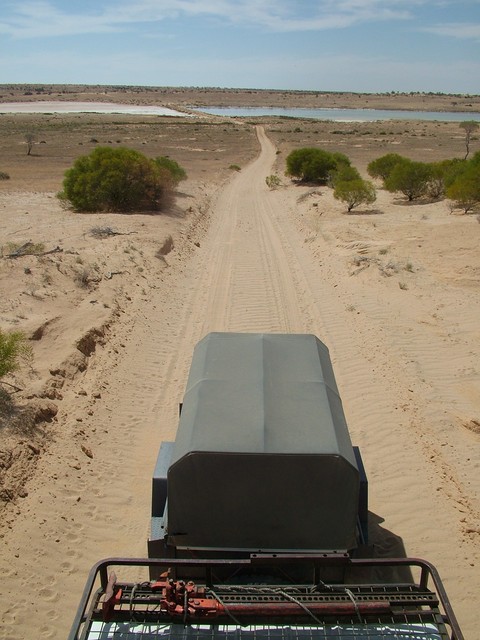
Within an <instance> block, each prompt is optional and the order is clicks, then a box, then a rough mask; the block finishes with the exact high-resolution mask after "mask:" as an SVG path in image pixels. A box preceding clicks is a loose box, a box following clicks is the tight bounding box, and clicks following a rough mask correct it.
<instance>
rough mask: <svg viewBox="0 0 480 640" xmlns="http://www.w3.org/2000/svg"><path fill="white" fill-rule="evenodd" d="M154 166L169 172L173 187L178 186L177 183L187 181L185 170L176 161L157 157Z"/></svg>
mask: <svg viewBox="0 0 480 640" xmlns="http://www.w3.org/2000/svg"><path fill="white" fill-rule="evenodd" d="M155 164H156V165H157V166H158V167H161V168H163V169H167V171H169V172H170V174H171V176H172V179H173V183H174V184H175V185H178V183H179V182H181V181H182V180H186V179H187V173H186V171H185V169H183V168H182V167H181V166H180V165H179V164H178V162H176V160H172V159H171V158H167V157H166V156H159V157H158V158H155Z"/></svg>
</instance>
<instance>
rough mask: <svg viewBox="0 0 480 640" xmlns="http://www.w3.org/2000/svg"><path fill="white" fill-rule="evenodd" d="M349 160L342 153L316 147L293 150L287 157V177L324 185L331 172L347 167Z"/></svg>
mask: <svg viewBox="0 0 480 640" xmlns="http://www.w3.org/2000/svg"><path fill="white" fill-rule="evenodd" d="M349 164H350V160H349V159H348V158H347V156H345V155H344V154H342V153H330V152H329V151H325V150H324V149H318V148H317V147H304V148H302V149H295V150H294V151H292V152H291V153H289V155H288V156H287V171H286V173H287V175H288V176H292V177H293V178H299V179H300V180H301V181H302V182H315V183H319V184H325V183H326V182H327V181H328V179H329V177H330V175H331V174H332V172H334V171H335V170H337V169H338V168H339V167H340V166H348V165H349Z"/></svg>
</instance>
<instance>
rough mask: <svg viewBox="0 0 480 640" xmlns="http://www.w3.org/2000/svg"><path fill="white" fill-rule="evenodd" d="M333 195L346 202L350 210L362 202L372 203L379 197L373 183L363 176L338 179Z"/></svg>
mask: <svg viewBox="0 0 480 640" xmlns="http://www.w3.org/2000/svg"><path fill="white" fill-rule="evenodd" d="M333 195H334V197H335V198H336V199H337V200H341V201H342V202H345V204H346V205H347V211H348V212H350V211H351V210H352V209H353V208H354V207H358V206H359V205H361V204H372V203H373V202H375V200H376V199H377V194H376V191H375V187H374V186H373V184H372V183H371V182H368V181H367V180H362V178H358V179H356V180H347V181H343V182H342V181H338V182H337V183H336V184H335V191H334V192H333Z"/></svg>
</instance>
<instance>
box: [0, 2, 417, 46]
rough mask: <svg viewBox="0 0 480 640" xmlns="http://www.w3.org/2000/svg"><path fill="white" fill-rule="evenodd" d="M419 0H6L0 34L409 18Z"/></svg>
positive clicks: (318, 26)
mask: <svg viewBox="0 0 480 640" xmlns="http://www.w3.org/2000/svg"><path fill="white" fill-rule="evenodd" d="M418 1H419V0H317V2H316V3H313V2H312V3H311V4H308V5H305V3H301V4H298V5H297V4H296V3H295V2H291V1H289V0H137V2H135V3H134V2H130V1H127V0H118V1H116V2H113V1H108V2H107V1H104V2H99V5H98V9H97V10H96V11H95V12H90V13H88V12H77V13H70V12H69V11H68V9H67V7H68V2H65V9H63V10H62V9H59V8H57V7H56V6H55V5H54V3H53V2H49V1H48V0H25V1H23V2H22V1H20V2H17V3H9V4H7V6H5V7H4V9H3V16H2V17H1V18H0V33H3V34H6V35H10V36H12V37H15V38H33V37H45V36H62V35H73V34H86V33H105V32H115V31H126V30H131V29H132V28H133V27H134V25H136V24H139V23H152V22H158V21H162V20H166V19H169V18H178V17H184V16H186V17H193V18H195V17H201V16H202V17H212V18H217V19H219V20H222V21H225V22H229V23H232V24H237V25H238V24H245V25H249V26H256V27H261V28H266V29H268V30H271V31H277V32H286V31H307V30H308V31H314V30H323V29H338V28H345V27H348V26H351V25H354V24H356V23H359V22H365V21H379V20H400V19H408V18H411V17H412V15H411V13H410V12H409V10H408V7H413V6H415V5H417V4H418Z"/></svg>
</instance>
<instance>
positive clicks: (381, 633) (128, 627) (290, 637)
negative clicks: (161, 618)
mask: <svg viewBox="0 0 480 640" xmlns="http://www.w3.org/2000/svg"><path fill="white" fill-rule="evenodd" d="M87 638H88V640H139V639H140V638H141V639H142V640H154V639H158V638H162V640H335V639H337V640H386V639H388V640H442V636H441V634H440V633H439V631H438V629H437V627H436V626H435V625H433V624H430V623H415V624H408V625H406V624H402V623H399V624H397V623H396V624H377V623H367V624H356V623H353V624H332V625H325V626H322V627H309V626H296V627H293V626H285V627H282V626H257V625H255V626H248V627H238V626H234V625H219V626H206V625H191V626H188V627H184V626H183V625H158V624H143V623H138V622H122V623H118V622H108V623H105V622H94V623H92V627H91V629H90V631H89V633H88V635H87Z"/></svg>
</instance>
